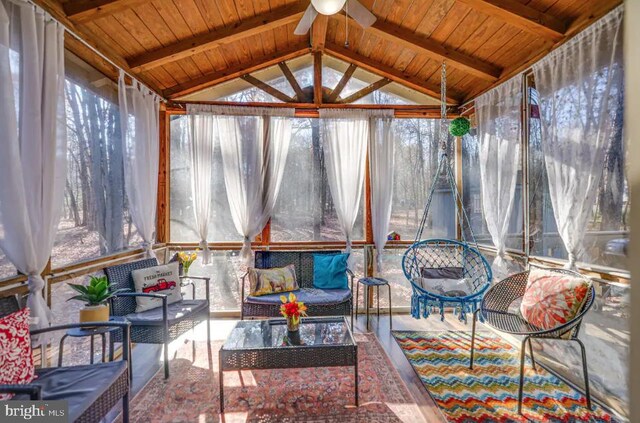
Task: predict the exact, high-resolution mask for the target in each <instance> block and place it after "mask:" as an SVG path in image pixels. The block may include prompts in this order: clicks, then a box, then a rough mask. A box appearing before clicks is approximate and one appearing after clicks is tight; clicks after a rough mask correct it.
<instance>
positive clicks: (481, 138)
mask: <svg viewBox="0 0 640 423" xmlns="http://www.w3.org/2000/svg"><path fill="white" fill-rule="evenodd" d="M522 90H523V85H522V75H518V76H516V77H514V78H511V79H510V80H508V81H506V82H505V83H503V84H501V85H499V86H498V87H496V88H494V89H492V90H491V91H488V92H487V93H485V94H483V95H481V96H480V97H478V98H477V99H476V100H475V108H476V116H477V119H478V144H479V151H478V156H479V162H480V185H481V187H482V209H483V211H484V218H485V221H486V223H487V229H488V231H489V234H491V239H492V240H493V244H494V245H495V247H496V249H497V255H496V258H495V260H494V261H493V264H492V266H491V267H492V268H493V271H494V273H495V274H496V276H497V277H498V279H500V278H502V277H505V276H507V273H508V268H507V263H506V261H505V250H506V242H507V235H508V230H509V221H510V219H511V213H512V211H513V206H514V200H515V191H516V182H517V180H518V169H519V168H520V145H521V135H522V123H521V122H522V121H521V117H520V110H521V108H522Z"/></svg>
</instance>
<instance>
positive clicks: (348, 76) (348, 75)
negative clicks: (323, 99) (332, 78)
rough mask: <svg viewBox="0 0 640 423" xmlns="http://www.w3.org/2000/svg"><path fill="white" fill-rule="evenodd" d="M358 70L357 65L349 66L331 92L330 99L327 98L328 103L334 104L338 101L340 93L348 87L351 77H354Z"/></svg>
mask: <svg viewBox="0 0 640 423" xmlns="http://www.w3.org/2000/svg"><path fill="white" fill-rule="evenodd" d="M356 69H358V66H357V65H354V64H353V63H351V64H350V65H349V67H348V68H347V70H346V71H345V72H344V74H342V78H340V81H338V84H337V85H336V87H335V88H334V89H333V90H332V91H331V94H329V97H328V98H327V102H328V103H334V102H335V101H336V100H337V99H338V97H339V96H340V93H341V92H342V90H344V87H346V86H347V82H349V80H350V79H351V75H353V73H354V72H355V71H356Z"/></svg>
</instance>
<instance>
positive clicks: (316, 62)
mask: <svg viewBox="0 0 640 423" xmlns="http://www.w3.org/2000/svg"><path fill="white" fill-rule="evenodd" d="M313 102H314V103H315V104H316V105H318V106H319V105H320V104H322V52H320V51H314V52H313Z"/></svg>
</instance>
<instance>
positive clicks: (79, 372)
mask: <svg viewBox="0 0 640 423" xmlns="http://www.w3.org/2000/svg"><path fill="white" fill-rule="evenodd" d="M126 372H127V362H126V361H112V362H110V363H99V364H91V365H86V366H71V367H52V368H45V369H36V375H37V378H36V379H35V380H34V381H33V382H31V384H32V385H38V386H40V387H41V389H42V391H41V392H42V399H43V400H52V401H53V400H65V401H68V404H69V421H75V420H76V419H77V418H78V417H80V416H81V415H82V413H84V412H85V411H87V409H88V408H89V407H90V406H91V404H93V403H94V402H96V400H97V399H98V398H100V396H101V395H102V394H104V393H105V392H106V391H107V389H109V387H110V386H111V385H113V383H114V382H115V381H116V380H117V379H118V378H119V377H120V376H121V375H122V374H123V373H126ZM13 399H15V400H28V399H29V397H28V396H26V395H16V396H15V397H14V398H13Z"/></svg>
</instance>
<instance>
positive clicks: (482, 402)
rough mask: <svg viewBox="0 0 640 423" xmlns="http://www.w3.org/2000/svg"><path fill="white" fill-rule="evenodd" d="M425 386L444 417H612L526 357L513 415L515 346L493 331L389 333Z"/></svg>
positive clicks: (516, 365)
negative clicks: (471, 361) (473, 339)
mask: <svg viewBox="0 0 640 423" xmlns="http://www.w3.org/2000/svg"><path fill="white" fill-rule="evenodd" d="M393 335H394V337H395V338H396V341H397V342H398V345H400V348H402V350H403V351H404V353H405V355H406V357H407V359H408V360H409V362H410V363H411V365H412V366H413V368H414V370H415V371H416V374H417V375H418V376H419V377H420V379H421V380H422V383H423V384H424V386H425V388H426V389H427V391H428V392H429V394H430V395H431V397H432V398H433V399H434V401H435V402H436V403H437V404H438V406H439V407H440V409H441V410H442V411H443V413H444V414H445V416H446V417H447V419H448V421H450V422H554V423H555V422H612V421H615V420H614V419H613V418H612V417H611V416H610V415H609V414H607V413H606V412H605V411H604V410H602V408H600V407H597V406H596V408H595V410H594V411H589V410H588V409H587V400H586V398H585V397H584V396H583V395H582V394H580V393H579V392H577V391H575V390H574V389H573V388H571V387H570V386H568V385H567V384H566V383H564V382H563V381H561V380H560V379H559V378H557V377H556V376H554V375H552V374H551V373H549V372H548V371H546V370H544V369H542V368H540V367H537V371H534V370H533V368H532V367H531V362H530V361H529V360H528V358H527V362H526V364H525V366H526V367H525V385H524V399H523V406H522V407H523V408H522V412H523V415H519V414H518V384H519V375H520V356H519V349H517V348H514V347H513V346H512V345H510V344H509V343H507V342H506V341H504V340H502V339H501V338H500V337H498V336H496V335H495V334H487V333H480V334H476V353H475V359H474V366H473V367H474V369H473V370H470V369H469V353H470V348H471V332H403V331H394V332H393Z"/></svg>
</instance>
